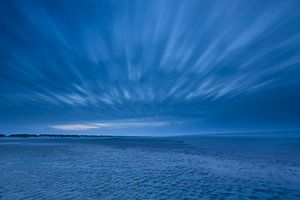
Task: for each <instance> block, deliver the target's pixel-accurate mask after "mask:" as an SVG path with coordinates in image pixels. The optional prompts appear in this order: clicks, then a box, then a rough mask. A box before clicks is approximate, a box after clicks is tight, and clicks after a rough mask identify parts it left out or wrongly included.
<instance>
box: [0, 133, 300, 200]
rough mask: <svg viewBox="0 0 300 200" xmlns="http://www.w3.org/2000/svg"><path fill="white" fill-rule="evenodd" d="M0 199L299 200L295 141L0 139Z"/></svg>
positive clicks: (299, 144)
mask: <svg viewBox="0 0 300 200" xmlns="http://www.w3.org/2000/svg"><path fill="white" fill-rule="evenodd" d="M0 199H1V200H2V199H3V200H4V199H5V200H6V199H7V200H14V199H116V200H122V199H153V200H159V199H284V200H286V199H300V137H297V136H291V137H287V136H285V135H282V136H280V135H279V136H272V135H266V136H264V135H252V136H247V135H234V134H233V135H206V136H197V137H195V136H193V137H192V136H190V137H169V138H146V137H107V138H105V137H103V138H61V139H59V138H25V139H21V138H0Z"/></svg>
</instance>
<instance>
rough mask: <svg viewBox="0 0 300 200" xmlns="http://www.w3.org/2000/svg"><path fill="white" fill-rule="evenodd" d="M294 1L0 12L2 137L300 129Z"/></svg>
mask: <svg viewBox="0 0 300 200" xmlns="http://www.w3.org/2000/svg"><path fill="white" fill-rule="evenodd" d="M299 8H300V2H299V1H297V0H285V1H282V0H272V1H268V0H267V1H259V0H253V1H236V0H215V1H212V0H189V1H186V0H176V1H174V0H144V1H134V0H111V1H108V0H95V1H92V0H87V1H83V0H81V1H76V0H75V1H69V0H65V1H46V0H39V1H29V0H24V1H13V0H9V1H8V0H2V1H0V30H1V31H0V132H2V133H66V134H69V133H72V134H73V133H78V134H85V133H88V134H118V135H128V134H129V135H132V134H133V135H151V134H154V135H168V134H191V133H202V132H207V131H211V132H214V131H216V132H220V131H221V132H222V131H234V130H244V131H245V130H246V131H249V130H283V129H299V128H300V127H299V126H300V123H299V121H300V106H299V102H300V66H299V65H300V9H299Z"/></svg>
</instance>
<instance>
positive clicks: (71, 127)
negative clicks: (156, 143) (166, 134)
mask: <svg viewBox="0 0 300 200" xmlns="http://www.w3.org/2000/svg"><path fill="white" fill-rule="evenodd" d="M170 124H171V123H170V122H168V121H125V122H124V121H123V122H122V121H114V122H103V123H91V124H62V125H53V126H50V128H54V129H57V130H63V131H83V130H89V129H101V128H110V129H120V128H121V129H122V128H136V127H162V126H168V125H170Z"/></svg>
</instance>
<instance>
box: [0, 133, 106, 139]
mask: <svg viewBox="0 0 300 200" xmlns="http://www.w3.org/2000/svg"><path fill="white" fill-rule="evenodd" d="M0 137H18V138H31V137H56V138H57V137H111V136H103V135H64V134H11V135H4V134H0Z"/></svg>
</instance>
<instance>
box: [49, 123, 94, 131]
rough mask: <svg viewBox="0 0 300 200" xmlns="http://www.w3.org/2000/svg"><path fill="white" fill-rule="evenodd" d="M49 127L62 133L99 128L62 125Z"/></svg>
mask: <svg viewBox="0 0 300 200" xmlns="http://www.w3.org/2000/svg"><path fill="white" fill-rule="evenodd" d="M50 127H51V128H54V129H58V130H63V131H84V130H89V129H95V128H99V126H97V125H91V124H64V125H54V126H50Z"/></svg>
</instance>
